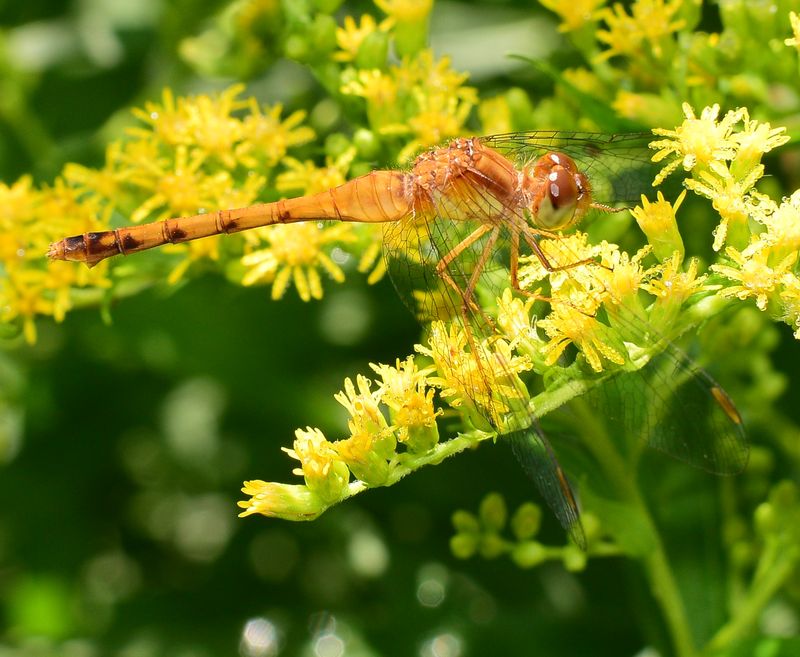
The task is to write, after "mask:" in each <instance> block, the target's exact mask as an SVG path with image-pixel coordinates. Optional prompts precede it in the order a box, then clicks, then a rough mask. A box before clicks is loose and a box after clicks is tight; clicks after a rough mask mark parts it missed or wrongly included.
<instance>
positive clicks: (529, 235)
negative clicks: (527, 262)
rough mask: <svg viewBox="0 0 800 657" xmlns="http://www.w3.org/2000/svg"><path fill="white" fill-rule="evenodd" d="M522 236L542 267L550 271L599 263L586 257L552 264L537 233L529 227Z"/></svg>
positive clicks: (523, 230) (524, 229) (523, 231)
mask: <svg viewBox="0 0 800 657" xmlns="http://www.w3.org/2000/svg"><path fill="white" fill-rule="evenodd" d="M522 238H523V239H524V240H525V242H526V243H527V244H528V246H529V247H531V250H532V251H533V252H534V253H535V254H536V257H537V258H538V259H539V262H541V263H542V267H544V268H545V269H546V270H547V271H548V272H550V273H552V272H555V271H565V270H567V269H574V268H575V267H581V266H583V265H589V264H595V265H596V264H599V263H598V262H597V260H595V259H594V258H584V259H583V260H576V261H575V262H569V263H567V264H566V265H558V266H555V265H552V264H551V263H550V260H548V259H547V256H546V255H545V254H544V251H542V247H541V246H539V242H537V241H536V235H535V234H534V233H533V232H532V231H530V230H529V229H527V228H523V229H522Z"/></svg>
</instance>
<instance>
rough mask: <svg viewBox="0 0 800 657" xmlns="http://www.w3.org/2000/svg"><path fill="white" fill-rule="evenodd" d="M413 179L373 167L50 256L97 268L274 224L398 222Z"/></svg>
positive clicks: (96, 236)
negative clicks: (311, 189)
mask: <svg viewBox="0 0 800 657" xmlns="http://www.w3.org/2000/svg"><path fill="white" fill-rule="evenodd" d="M411 180H412V177H411V174H408V173H404V172H401V171H372V172H371V173H368V174H366V175H364V176H361V177H359V178H355V179H354V180H351V181H349V182H347V183H345V184H344V185H340V186H339V187H335V188H333V189H329V190H326V191H324V192H320V193H318V194H311V195H309V196H301V197H298V198H291V199H283V200H281V201H275V202H274V203H263V204H260V205H253V206H250V207H247V208H237V209H233V210H217V211H216V212H209V213H205V214H197V215H193V216H190V217H179V218H175V219H166V220H165V221H156V222H153V223H149V224H142V225H139V226H126V227H124V228H117V229H114V230H107V231H100V232H89V233H84V234H83V235H74V236H72V237H66V238H64V239H62V240H60V241H59V242H55V243H53V244H51V245H50V250H49V251H48V253H47V255H48V257H50V258H52V259H54V260H73V261H77V262H85V263H86V264H87V265H89V266H90V267H93V266H94V265H96V264H97V263H98V262H101V261H102V260H105V259H106V258H110V257H112V256H115V255H119V254H122V255H127V254H129V253H136V252H138V251H145V250H147V249H152V248H155V247H158V246H162V245H164V244H177V243H180V242H188V241H190V240H196V239H200V238H203V237H210V236H212V235H219V234H222V233H238V232H241V231H243V230H249V229H250V228H259V227H262V226H270V225H273V224H288V223H296V222H300V221H324V220H334V221H353V222H359V223H381V222H386V221H399V220H400V219H402V218H404V217H405V216H407V215H408V214H410V213H411V212H412V210H413V192H412V182H411Z"/></svg>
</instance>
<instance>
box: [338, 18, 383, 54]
mask: <svg viewBox="0 0 800 657" xmlns="http://www.w3.org/2000/svg"><path fill="white" fill-rule="evenodd" d="M393 23H394V20H393V19H392V18H387V19H385V20H383V21H381V23H380V25H378V24H377V23H376V22H375V19H374V18H373V17H372V16H370V15H369V14H364V15H363V16H361V22H360V24H357V23H356V21H355V19H354V18H353V17H352V16H345V17H344V27H339V28H336V43H337V44H338V45H339V48H340V50H339V52H336V53H334V55H333V58H334V59H335V60H336V61H338V62H352V61H353V60H354V59H355V58H356V56H357V55H358V51H359V49H360V48H361V44H362V43H364V40H365V39H366V38H367V37H368V36H369V35H370V34H373V33H374V32H386V31H388V30H389V29H390V28H391V27H392V24H393Z"/></svg>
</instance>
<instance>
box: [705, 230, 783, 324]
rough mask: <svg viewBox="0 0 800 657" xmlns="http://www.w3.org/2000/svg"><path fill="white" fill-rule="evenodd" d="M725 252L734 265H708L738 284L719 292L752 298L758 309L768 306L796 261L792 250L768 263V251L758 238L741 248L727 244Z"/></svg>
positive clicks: (725, 295) (724, 294)
mask: <svg viewBox="0 0 800 657" xmlns="http://www.w3.org/2000/svg"><path fill="white" fill-rule="evenodd" d="M725 253H726V254H727V255H728V257H729V258H730V259H731V260H733V262H734V264H735V265H737V266H735V267H733V266H730V265H711V269H712V270H713V271H715V272H717V273H718V274H720V275H722V276H725V277H726V278H728V279H730V280H732V281H739V282H740V283H741V284H740V285H732V286H729V287H725V288H723V289H722V290H720V292H719V294H721V295H722V296H724V297H736V298H737V299H742V300H744V299H749V298H751V297H752V298H755V300H756V306H758V308H759V310H766V309H767V303H768V302H769V301H770V300H771V297H772V296H773V294H774V293H775V292H776V289H777V288H778V286H780V285H781V283H782V281H783V279H784V276H785V275H786V274H787V273H791V268H792V266H793V265H794V263H795V262H796V261H797V253H796V252H795V253H790V254H789V255H787V256H786V257H785V258H784V259H783V260H781V261H780V262H779V263H777V264H776V265H775V266H770V265H769V264H768V262H767V260H768V259H769V257H770V251H769V249H768V248H765V244H764V243H763V242H760V241H755V242H753V243H752V244H751V245H750V246H748V247H747V248H746V249H744V251H741V252H740V251H737V250H736V249H734V248H733V247H732V246H729V247H728V248H727V249H725Z"/></svg>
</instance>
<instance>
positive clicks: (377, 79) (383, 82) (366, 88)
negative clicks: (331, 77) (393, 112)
mask: <svg viewBox="0 0 800 657" xmlns="http://www.w3.org/2000/svg"><path fill="white" fill-rule="evenodd" d="M343 77H344V76H343ZM340 91H341V92H342V93H343V94H344V95H346V96H360V97H361V98H364V99H365V100H366V101H367V106H368V107H370V106H375V107H378V108H383V107H389V106H391V105H392V104H393V103H394V102H395V100H396V98H397V82H396V80H394V78H393V77H392V76H391V75H389V74H386V73H384V72H383V71H381V70H379V69H377V68H374V69H369V70H360V71H357V72H356V73H355V77H351V78H349V79H348V78H347V77H344V82H343V84H342V86H341V88H340ZM370 118H372V117H370ZM370 122H372V121H370Z"/></svg>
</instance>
